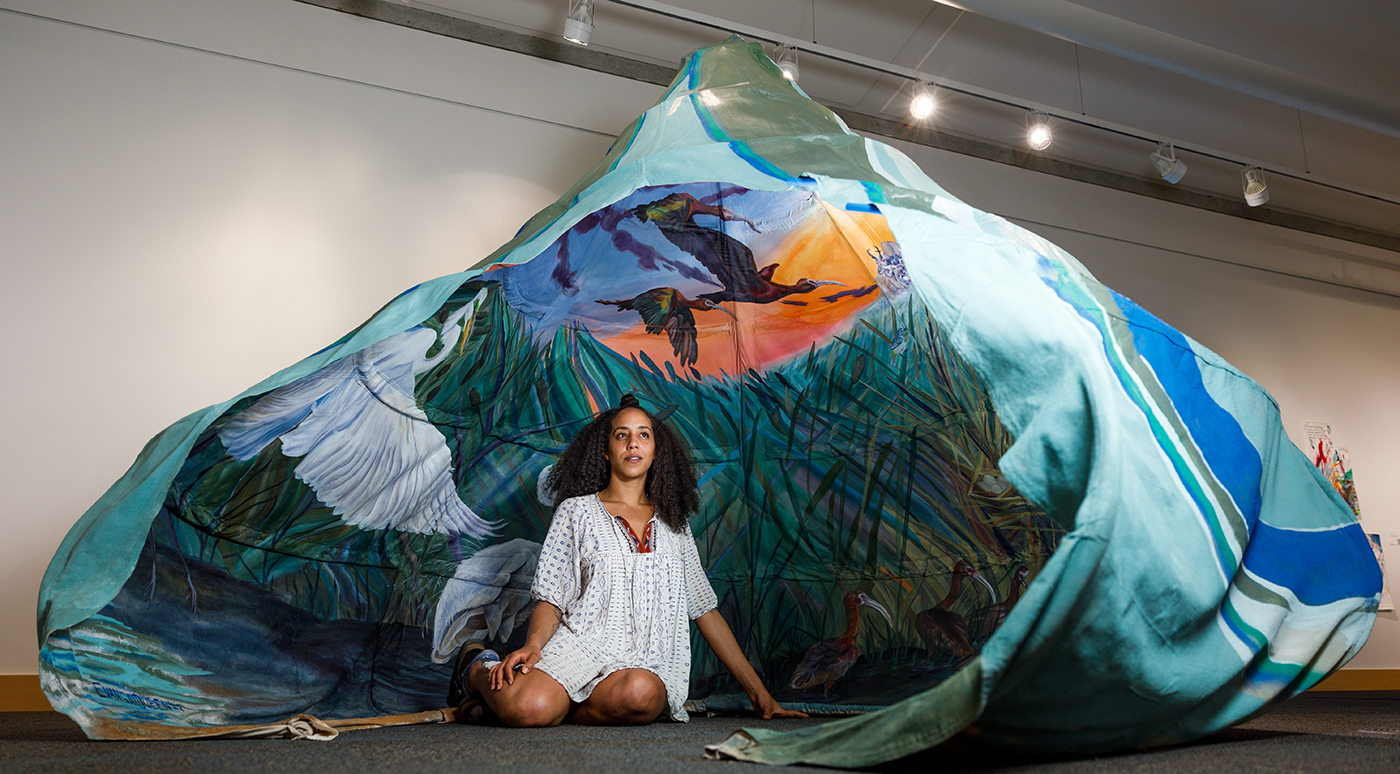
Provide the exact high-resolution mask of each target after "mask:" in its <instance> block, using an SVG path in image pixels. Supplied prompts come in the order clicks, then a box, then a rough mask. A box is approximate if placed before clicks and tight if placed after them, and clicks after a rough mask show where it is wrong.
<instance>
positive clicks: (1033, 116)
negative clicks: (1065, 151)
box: [1026, 110, 1054, 150]
mask: <svg viewBox="0 0 1400 774" xmlns="http://www.w3.org/2000/svg"><path fill="white" fill-rule="evenodd" d="M1052 139H1054V137H1052V136H1051V134H1050V117H1049V116H1047V115H1045V114H1044V113H1041V112H1040V111H1038V110H1032V111H1031V112H1029V113H1027V114H1026V144H1027V145H1029V146H1031V148H1033V149H1035V150H1045V149H1046V148H1048V147H1050V141H1051V140H1052Z"/></svg>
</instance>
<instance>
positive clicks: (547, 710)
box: [495, 691, 569, 728]
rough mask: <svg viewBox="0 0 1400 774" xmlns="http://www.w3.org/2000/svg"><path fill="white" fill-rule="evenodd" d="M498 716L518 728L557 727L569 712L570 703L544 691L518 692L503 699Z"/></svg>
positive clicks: (496, 709)
mask: <svg viewBox="0 0 1400 774" xmlns="http://www.w3.org/2000/svg"><path fill="white" fill-rule="evenodd" d="M498 704H499V706H497V707H496V708H495V711H496V715H497V716H498V717H499V718H500V719H501V722H502V723H505V724H506V725H508V726H514V727H516V728H538V727H542V726H557V725H559V723H560V722H561V721H562V720H563V719H564V716H565V715H566V714H568V712H569V702H568V700H567V699H565V700H564V701H563V702H560V701H559V700H558V697H555V696H551V695H550V694H548V693H546V692H544V691H518V692H516V693H515V694H514V695H511V696H508V697H506V696H503V697H501V701H499V702H498Z"/></svg>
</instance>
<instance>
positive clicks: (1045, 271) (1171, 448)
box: [1037, 255, 1239, 578]
mask: <svg viewBox="0 0 1400 774" xmlns="http://www.w3.org/2000/svg"><path fill="white" fill-rule="evenodd" d="M1037 263H1038V266H1039V268H1040V274H1039V276H1040V279H1041V281H1042V282H1044V283H1045V284H1046V286H1047V287H1049V288H1050V289H1051V290H1053V291H1054V292H1055V294H1056V295H1057V296H1059V297H1060V299H1061V300H1063V301H1064V302H1065V303H1067V304H1069V306H1070V308H1071V309H1073V310H1075V312H1077V313H1078V314H1079V316H1081V317H1083V318H1084V319H1085V320H1087V321H1088V322H1089V324H1090V325H1093V326H1094V328H1095V329H1096V330H1097V331H1098V332H1099V339H1100V341H1101V344H1102V346H1103V352H1104V360H1105V362H1106V363H1107V364H1108V366H1109V368H1111V369H1112V370H1113V374H1114V376H1115V377H1117V379H1118V384H1119V385H1120V386H1121V387H1122V388H1123V392H1124V394H1126V395H1127V397H1128V399H1129V400H1130V401H1132V402H1133V404H1134V405H1135V406H1137V407H1138V410H1139V411H1141V412H1142V415H1143V418H1144V419H1146V420H1147V425H1148V427H1149V428H1151V431H1152V436H1153V438H1154V439H1155V440H1156V441H1157V446H1158V447H1159V448H1160V449H1161V450H1162V452H1163V453H1164V454H1166V456H1167V460H1168V461H1169V462H1170V463H1171V466H1172V470H1173V472H1175V473H1176V477H1177V480H1178V481H1180V482H1181V484H1182V486H1183V487H1185V489H1186V493H1187V496H1189V497H1190V498H1191V502H1192V503H1193V504H1194V505H1195V506H1196V511H1197V513H1199V514H1200V516H1201V522H1202V523H1203V524H1204V525H1205V527H1206V530H1207V532H1209V533H1210V538H1211V542H1212V545H1213V547H1214V549H1215V557H1216V559H1217V560H1218V562H1219V564H1220V571H1221V572H1222V574H1223V575H1224V576H1225V577H1226V578H1231V577H1234V574H1235V573H1236V572H1237V571H1238V569H1239V560H1238V557H1236V556H1235V553H1234V549H1233V548H1232V547H1231V545H1230V543H1229V541H1228V540H1227V539H1226V536H1225V533H1224V530H1223V528H1222V527H1221V523H1220V517H1219V514H1217V513H1216V512H1215V506H1214V505H1213V504H1212V503H1211V501H1210V498H1208V497H1207V496H1206V492H1205V487H1204V485H1203V484H1202V483H1201V481H1199V480H1198V479H1197V477H1196V474H1195V473H1194V472H1193V471H1192V470H1191V466H1190V465H1189V464H1187V461H1186V458H1185V456H1184V455H1183V454H1182V451H1181V449H1178V448H1177V444H1176V442H1175V441H1173V440H1172V438H1171V435H1170V434H1169V433H1168V432H1167V428H1166V426H1165V425H1163V424H1162V421H1161V420H1160V419H1159V418H1158V417H1157V415H1156V413H1155V412H1154V411H1153V410H1152V409H1153V406H1155V405H1156V403H1155V401H1153V400H1152V399H1151V398H1150V397H1149V396H1147V395H1144V394H1143V393H1142V390H1141V389H1139V388H1138V385H1137V382H1136V380H1135V379H1134V373H1135V372H1134V371H1133V370H1132V367H1131V366H1130V365H1129V364H1128V363H1127V362H1126V361H1125V359H1124V358H1125V357H1126V353H1120V350H1119V349H1118V346H1117V344H1116V343H1115V339H1114V337H1113V331H1112V330H1111V329H1110V327H1109V324H1108V319H1107V315H1108V312H1107V311H1106V310H1105V309H1104V308H1103V307H1102V306H1101V305H1100V304H1099V302H1098V300H1097V299H1095V298H1094V297H1093V296H1091V295H1090V294H1089V293H1088V292H1087V291H1085V290H1084V289H1083V288H1081V287H1079V285H1077V284H1075V282H1074V280H1073V279H1070V278H1069V277H1068V276H1067V275H1065V272H1064V268H1063V267H1062V266H1061V265H1060V264H1057V263H1052V262H1051V261H1050V259H1048V258H1046V257H1045V256H1043V255H1042V256H1040V257H1039V260H1038V262H1037ZM1162 408H1163V409H1164V410H1168V409H1170V407H1162Z"/></svg>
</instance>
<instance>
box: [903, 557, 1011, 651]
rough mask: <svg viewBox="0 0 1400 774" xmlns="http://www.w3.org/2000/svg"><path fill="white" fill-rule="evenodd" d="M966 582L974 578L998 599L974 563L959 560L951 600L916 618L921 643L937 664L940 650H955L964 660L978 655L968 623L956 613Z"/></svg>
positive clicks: (946, 599)
mask: <svg viewBox="0 0 1400 774" xmlns="http://www.w3.org/2000/svg"><path fill="white" fill-rule="evenodd" d="M963 578H971V579H973V580H975V581H977V582H978V583H981V584H982V585H983V586H986V587H987V591H988V592H989V593H991V594H992V596H993V598H995V597H996V592H995V591H994V590H993V589H992V584H990V583H988V582H987V579H986V578H984V577H982V574H981V573H979V572H977V570H976V569H974V568H973V567H972V565H971V564H970V563H968V562H967V561H966V560H963V559H959V560H958V563H957V564H955V565H953V585H952V586H951V587H950V588H949V589H948V594H947V596H945V597H943V599H942V601H940V602H939V603H938V604H937V605H934V606H933V607H931V608H929V609H927V610H925V611H923V612H921V613H919V614H917V615H915V616H914V631H916V632H918V633H919V639H922V640H923V641H924V647H925V648H927V649H928V658H929V660H930V661H932V660H933V654H934V652H935V651H938V650H947V649H951V650H953V651H954V652H956V653H957V654H958V655H959V656H963V657H967V656H971V655H972V654H973V653H975V652H976V650H975V649H974V648H973V647H972V642H971V641H970V640H969V639H968V636H967V621H966V620H965V619H964V618H963V617H962V615H960V614H959V613H956V612H954V611H953V610H952V607H953V603H954V602H956V601H957V599H958V595H959V594H961V593H962V583H963Z"/></svg>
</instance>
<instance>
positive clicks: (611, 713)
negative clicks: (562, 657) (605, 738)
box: [569, 669, 666, 726]
mask: <svg viewBox="0 0 1400 774" xmlns="http://www.w3.org/2000/svg"><path fill="white" fill-rule="evenodd" d="M665 709H666V685H665V684H664V683H662V682H661V678H659V677H657V676H656V673H655V672H652V671H650V670H647V669H619V670H617V671H616V672H613V673H612V674H610V675H608V676H607V677H604V678H603V681H602V682H600V683H598V687H596V688H594V689H593V693H591V694H589V696H588V698H587V699H585V700H584V701H582V702H580V703H579V704H575V705H574V708H573V710H572V711H570V712H569V722H571V723H581V724H584V725H594V726H634V725H643V724H646V723H650V722H652V721H653V720H656V719H657V718H658V717H660V716H661V713H662V712H663V711H664V710H665Z"/></svg>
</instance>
